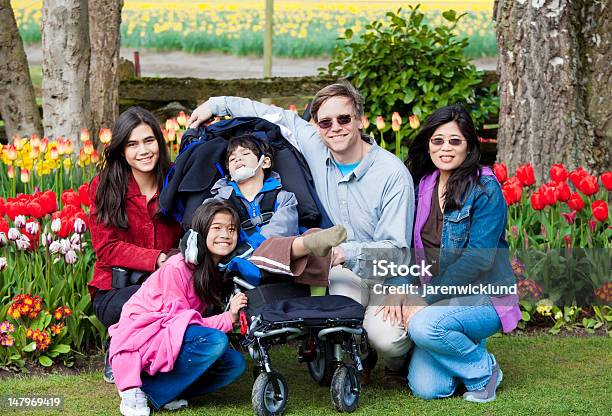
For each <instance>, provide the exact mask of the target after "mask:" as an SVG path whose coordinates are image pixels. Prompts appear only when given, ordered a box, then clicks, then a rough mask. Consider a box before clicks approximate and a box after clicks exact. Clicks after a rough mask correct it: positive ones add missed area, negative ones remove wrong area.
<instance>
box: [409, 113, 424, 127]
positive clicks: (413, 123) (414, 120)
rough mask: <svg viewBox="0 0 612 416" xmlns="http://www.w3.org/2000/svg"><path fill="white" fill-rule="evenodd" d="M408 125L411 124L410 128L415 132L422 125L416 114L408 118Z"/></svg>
mask: <svg viewBox="0 0 612 416" xmlns="http://www.w3.org/2000/svg"><path fill="white" fill-rule="evenodd" d="M408 123H410V127H411V128H413V129H415V130H416V129H418V128H419V126H420V125H421V122H420V121H419V118H418V117H417V116H416V115H414V114H413V115H411V116H410V117H408Z"/></svg>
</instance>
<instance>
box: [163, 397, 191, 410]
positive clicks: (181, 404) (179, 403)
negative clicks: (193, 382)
mask: <svg viewBox="0 0 612 416" xmlns="http://www.w3.org/2000/svg"><path fill="white" fill-rule="evenodd" d="M188 405H189V403H187V400H185V399H176V400H172V401H171V402H168V403H166V404H165V405H163V406H162V409H164V410H179V409H183V408H185V407H187V406H188Z"/></svg>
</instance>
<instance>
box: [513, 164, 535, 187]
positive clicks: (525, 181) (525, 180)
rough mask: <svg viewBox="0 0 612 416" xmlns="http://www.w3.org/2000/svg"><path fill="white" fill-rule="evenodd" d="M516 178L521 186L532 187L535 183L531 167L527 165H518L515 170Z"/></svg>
mask: <svg viewBox="0 0 612 416" xmlns="http://www.w3.org/2000/svg"><path fill="white" fill-rule="evenodd" d="M516 176H517V177H518V179H519V181H521V184H522V185H523V186H529V185H533V184H534V183H535V174H534V173H533V166H531V164H529V163H527V164H526V165H519V167H518V168H516Z"/></svg>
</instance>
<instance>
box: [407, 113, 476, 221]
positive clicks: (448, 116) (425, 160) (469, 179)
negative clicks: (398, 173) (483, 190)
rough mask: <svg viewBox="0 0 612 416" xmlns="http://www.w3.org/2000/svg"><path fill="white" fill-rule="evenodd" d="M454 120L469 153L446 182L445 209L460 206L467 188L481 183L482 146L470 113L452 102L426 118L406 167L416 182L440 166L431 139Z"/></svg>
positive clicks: (412, 147) (411, 146) (454, 208)
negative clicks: (479, 179)
mask: <svg viewBox="0 0 612 416" xmlns="http://www.w3.org/2000/svg"><path fill="white" fill-rule="evenodd" d="M452 121H454V122H455V123H457V125H458V126H459V130H460V131H461V134H463V137H465V139H466V140H467V155H466V158H465V160H464V161H463V163H461V165H460V166H459V167H458V168H457V169H455V170H454V171H453V172H452V174H451V176H450V177H449V179H448V182H447V183H446V192H445V202H444V211H453V210H456V209H459V208H460V207H461V205H462V204H463V201H462V198H463V197H464V196H465V195H466V191H467V190H468V189H470V188H471V187H472V186H474V184H477V183H478V178H479V177H480V165H479V163H478V162H479V161H480V145H479V143H478V134H477V133H476V129H475V128H474V122H473V121H472V118H471V117H470V115H469V113H468V112H467V111H466V110H465V109H464V108H463V107H461V106H459V105H449V106H447V107H443V108H439V109H438V110H436V111H434V112H433V113H432V114H431V115H430V116H429V117H428V118H427V120H426V121H425V123H424V124H423V126H422V127H421V130H420V131H419V132H418V134H417V135H416V137H415V139H414V141H413V142H412V143H411V144H410V147H409V149H408V158H407V159H406V167H407V168H408V169H409V170H410V174H411V175H412V177H413V178H414V181H415V183H419V181H420V180H421V179H422V178H423V177H424V176H426V175H428V174H430V173H432V172H434V171H435V170H436V169H437V168H436V165H434V163H433V161H432V160H431V156H430V154H429V139H431V136H432V135H433V134H434V132H435V131H436V129H437V128H438V127H440V126H442V125H443V124H446V123H450V122H452Z"/></svg>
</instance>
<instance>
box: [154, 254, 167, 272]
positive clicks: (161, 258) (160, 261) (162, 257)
mask: <svg viewBox="0 0 612 416" xmlns="http://www.w3.org/2000/svg"><path fill="white" fill-rule="evenodd" d="M166 260H168V256H166V254H165V253H159V256H157V268H158V269H159V268H160V267H161V265H162V264H164V262H165V261H166Z"/></svg>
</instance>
